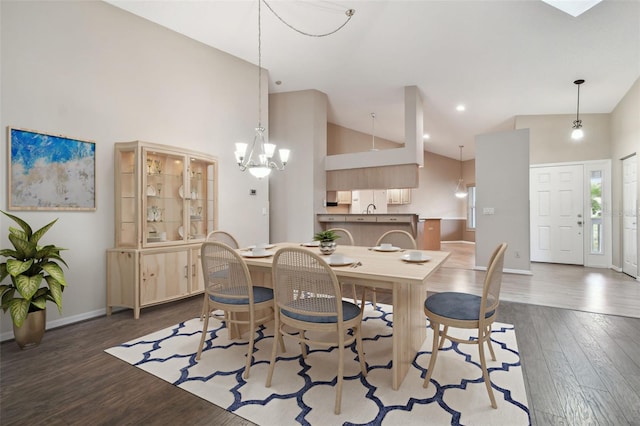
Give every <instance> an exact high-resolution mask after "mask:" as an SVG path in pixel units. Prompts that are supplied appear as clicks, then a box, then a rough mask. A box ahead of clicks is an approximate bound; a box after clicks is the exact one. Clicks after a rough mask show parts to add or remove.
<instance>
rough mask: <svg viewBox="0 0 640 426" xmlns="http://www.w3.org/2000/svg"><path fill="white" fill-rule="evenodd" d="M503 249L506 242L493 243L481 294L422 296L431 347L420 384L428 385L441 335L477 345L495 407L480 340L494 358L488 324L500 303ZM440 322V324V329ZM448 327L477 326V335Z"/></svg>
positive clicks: (505, 248)
mask: <svg viewBox="0 0 640 426" xmlns="http://www.w3.org/2000/svg"><path fill="white" fill-rule="evenodd" d="M506 250H507V243H501V244H500V245H498V247H496V249H495V250H494V252H493V254H492V255H491V259H490V261H489V267H488V268H487V273H486V275H485V278H484V283H483V285H482V296H478V295H475V294H468V293H458V292H444V293H436V294H433V295H431V296H429V297H427V298H426V300H425V302H424V313H425V315H426V316H427V318H428V319H429V322H430V323H431V328H432V329H433V344H432V349H431V359H430V360H429V367H428V368H427V376H426V377H425V379H424V384H423V387H425V388H426V387H427V386H429V381H430V379H431V376H432V374H433V368H434V366H435V364H436V358H437V357H438V351H439V350H440V349H442V346H443V344H444V341H445V339H449V340H450V341H452V342H457V343H464V344H473V345H478V352H479V354H480V366H481V368H482V377H483V378H484V384H485V386H486V387H487V392H488V393H489V399H490V400H491V407H493V408H498V406H497V404H496V399H495V397H494V396H493V390H492V389H491V381H490V380H489V372H488V371H487V362H486V359H485V354H484V344H485V342H486V343H487V346H489V352H490V353H491V359H492V360H493V361H495V360H496V355H495V353H494V351H493V346H491V325H492V324H493V321H494V320H495V318H496V313H497V311H498V305H499V304H500V287H501V286H502V269H503V265H504V253H505V251H506ZM440 325H442V326H444V329H443V330H440ZM449 327H453V328H462V329H478V337H477V338H476V337H473V338H470V339H469V340H464V339H459V338H457V337H453V336H451V335H449V334H448V332H449Z"/></svg>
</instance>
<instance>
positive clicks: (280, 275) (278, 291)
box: [266, 247, 367, 414]
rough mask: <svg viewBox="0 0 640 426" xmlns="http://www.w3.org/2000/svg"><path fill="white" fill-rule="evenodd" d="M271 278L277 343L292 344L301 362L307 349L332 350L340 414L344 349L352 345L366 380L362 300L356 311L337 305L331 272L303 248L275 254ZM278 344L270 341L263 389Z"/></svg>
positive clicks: (342, 303)
mask: <svg viewBox="0 0 640 426" xmlns="http://www.w3.org/2000/svg"><path fill="white" fill-rule="evenodd" d="M272 277H273V279H272V282H273V286H274V300H275V333H276V335H277V336H278V338H280V339H282V337H284V336H286V337H288V338H291V339H294V340H297V341H298V343H299V344H300V350H301V353H302V357H303V358H304V359H306V358H307V355H308V354H307V345H317V346H322V347H332V346H337V350H338V374H337V385H336V402H335V408H334V411H335V413H336V414H340V405H341V401H342V382H343V375H344V351H345V346H351V345H352V344H353V342H354V341H355V342H356V350H357V352H358V359H359V361H360V371H361V372H362V375H363V376H366V375H367V369H366V365H365V360H364V351H363V347H362V335H361V322H362V312H363V310H364V300H363V302H362V304H361V305H360V306H357V305H356V304H354V303H351V302H347V301H346V300H342V294H341V293H340V283H339V282H338V278H337V277H336V274H335V272H334V271H333V270H332V269H331V267H330V266H329V265H328V264H327V262H325V261H324V259H322V258H321V257H320V256H319V255H317V254H315V253H312V252H310V251H309V250H305V249H302V248H297V247H289V248H282V249H280V250H278V251H277V252H276V254H275V256H274V259H273V268H272ZM290 328H293V330H291V329H290ZM307 332H309V334H307ZM334 335H335V336H334ZM330 337H334V338H333V339H330ZM277 344H278V342H277V339H274V341H273V348H272V351H271V360H270V363H269V373H268V375H267V381H266V387H271V380H272V378H273V371H274V368H275V365H276V355H277V349H278V348H277ZM321 353H322V354H325V353H326V352H324V351H322V352H321ZM328 358H331V357H328Z"/></svg>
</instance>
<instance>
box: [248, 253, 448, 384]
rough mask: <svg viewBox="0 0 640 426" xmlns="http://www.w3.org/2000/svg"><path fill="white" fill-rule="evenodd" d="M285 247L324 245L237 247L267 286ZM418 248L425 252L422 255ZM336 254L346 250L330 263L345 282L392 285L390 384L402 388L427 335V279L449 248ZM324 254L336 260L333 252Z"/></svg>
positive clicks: (340, 279) (388, 288)
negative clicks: (262, 249)
mask: <svg viewBox="0 0 640 426" xmlns="http://www.w3.org/2000/svg"><path fill="white" fill-rule="evenodd" d="M284 247H303V248H305V249H307V250H309V251H311V252H314V253H317V254H321V253H320V250H319V248H318V247H314V246H313V245H312V244H311V243H303V244H301V243H299V242H297V243H294V242H284V243H276V244H272V245H270V246H269V247H268V249H267V252H266V253H265V255H264V256H262V255H260V256H254V255H251V254H248V250H247V249H238V251H239V252H240V253H241V254H243V257H244V259H245V261H246V263H247V266H248V267H249V270H250V271H251V275H252V277H255V279H258V280H260V282H262V283H263V284H262V285H267V286H270V283H271V268H272V262H273V254H275V252H276V251H277V250H278V249H281V248H284ZM411 252H413V254H410V253H411ZM417 252H421V253H420V255H418V253H417ZM334 254H341V255H342V257H343V261H341V262H340V266H338V265H336V266H331V268H332V269H333V270H334V272H335V274H336V276H337V277H338V280H339V281H340V282H341V283H344V284H356V285H359V286H362V287H365V288H376V289H387V290H389V291H390V292H391V295H392V309H393V329H392V333H393V335H392V347H393V350H392V353H391V361H392V364H391V387H392V388H393V389H394V390H397V389H399V387H400V385H401V384H402V381H403V380H404V377H405V376H406V374H407V372H408V371H409V368H410V366H411V363H412V362H413V360H414V359H415V357H416V354H417V353H418V351H419V350H420V348H421V347H422V345H423V343H424V341H425V339H426V337H427V329H426V318H425V315H424V300H425V298H426V293H427V285H428V279H429V277H430V276H431V275H432V274H433V273H434V272H435V271H436V270H438V268H439V267H440V266H441V265H442V264H443V263H444V262H445V260H446V259H447V257H449V254H450V253H449V252H446V251H435V250H410V251H409V250H403V249H399V248H397V247H392V248H390V249H385V250H382V247H363V246H348V245H338V246H337V249H336V251H335V253H334ZM323 258H325V259H327V260H329V259H332V258H331V257H330V256H323ZM354 265H355V267H354ZM254 282H255V281H254Z"/></svg>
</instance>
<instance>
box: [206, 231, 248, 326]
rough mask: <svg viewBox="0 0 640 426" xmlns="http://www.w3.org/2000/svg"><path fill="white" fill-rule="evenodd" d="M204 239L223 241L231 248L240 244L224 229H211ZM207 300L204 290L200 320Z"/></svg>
mask: <svg viewBox="0 0 640 426" xmlns="http://www.w3.org/2000/svg"><path fill="white" fill-rule="evenodd" d="M206 241H217V242H219V243H225V244H226V245H228V246H229V247H231V248H232V249H238V248H240V244H238V240H236V239H235V237H234V236H233V235H231V234H230V233H228V232H226V231H211V232H209V234H208V235H207V238H206ZM208 300H209V296H208V295H207V292H206V291H205V292H204V301H203V302H202V315H200V321H202V319H203V318H204V316H205V315H206V314H207V306H208V304H209V302H208Z"/></svg>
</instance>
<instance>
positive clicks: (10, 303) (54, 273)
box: [0, 211, 69, 327]
mask: <svg viewBox="0 0 640 426" xmlns="http://www.w3.org/2000/svg"><path fill="white" fill-rule="evenodd" d="M2 213H3V214H4V215H6V216H8V217H9V218H11V219H12V220H13V221H14V222H16V223H17V224H18V225H20V228H21V229H18V228H14V227H12V226H10V227H9V241H11V244H13V249H2V250H0V256H2V257H5V258H6V262H3V263H0V283H2V282H3V281H4V280H5V278H7V277H10V279H11V282H10V283H7V284H0V295H2V299H1V300H2V305H1V306H2V310H3V311H4V312H6V311H7V309H8V310H9V312H10V313H11V319H12V320H13V323H14V324H15V325H16V327H20V326H22V323H23V322H24V320H25V319H26V318H27V315H28V314H29V312H35V311H39V310H42V309H45V308H46V303H47V300H50V301H52V302H54V303H55V304H56V305H57V306H58V310H59V311H60V312H62V292H63V290H64V287H65V286H66V285H67V282H66V281H65V279H64V272H63V271H62V268H61V267H60V265H59V264H58V262H60V263H62V264H64V266H66V267H67V268H68V267H69V266H68V265H67V264H66V262H65V261H64V260H63V259H62V257H60V251H61V250H65V249H63V248H61V247H56V246H54V245H46V246H39V245H38V241H40V238H42V236H43V235H44V234H45V233H46V232H47V231H48V230H49V229H50V228H51V227H52V226H53V224H54V223H56V222H57V220H58V219H56V220H54V221H53V222H51V223H49V224H48V225H45V226H43V227H42V228H40V229H39V230H37V231H36V232H33V231H32V230H31V227H30V226H29V224H28V223H27V222H25V221H24V220H22V219H20V218H19V217H17V216H13V215H11V214H9V213H6V212H4V211H3V212H2ZM43 279H44V282H45V283H46V286H43V287H41V286H40V285H41V284H42V281H43Z"/></svg>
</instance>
